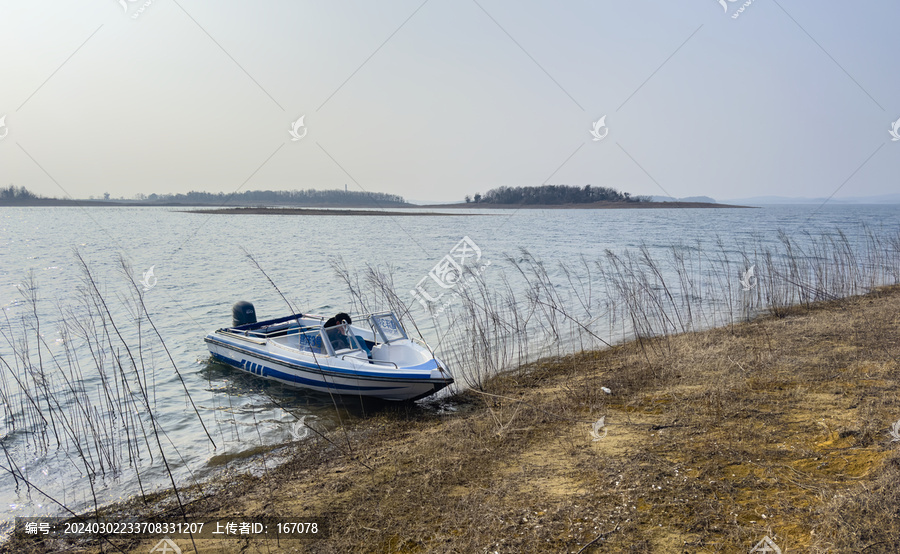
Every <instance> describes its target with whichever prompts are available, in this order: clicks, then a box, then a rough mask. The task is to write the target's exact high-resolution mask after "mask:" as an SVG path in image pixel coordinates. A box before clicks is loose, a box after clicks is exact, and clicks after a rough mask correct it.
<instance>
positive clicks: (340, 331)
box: [325, 323, 360, 353]
mask: <svg viewBox="0 0 900 554" xmlns="http://www.w3.org/2000/svg"><path fill="white" fill-rule="evenodd" d="M325 335H326V336H327V337H328V341H329V342H331V348H332V350H334V352H336V353H337V352H343V351H351V350H359V349H360V347H359V344H358V343H357V338H356V336H355V335H354V334H353V331H351V330H350V326H349V325H348V324H346V323H342V324H340V325H335V326H334V327H326V328H325Z"/></svg>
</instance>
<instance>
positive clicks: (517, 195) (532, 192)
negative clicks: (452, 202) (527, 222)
mask: <svg viewBox="0 0 900 554" xmlns="http://www.w3.org/2000/svg"><path fill="white" fill-rule="evenodd" d="M465 200H466V203H467V204H469V203H473V202H474V203H476V204H593V203H594V202H652V201H653V199H652V197H650V196H632V195H631V193H628V192H619V191H618V190H616V189H614V188H610V187H595V186H592V185H585V186H584V187H583V188H582V187H576V186H571V185H541V186H539V187H497V188H494V189H491V190H489V191H487V192H486V193H484V195H482V194H476V195H475V196H474V197H470V196H466V198H465Z"/></svg>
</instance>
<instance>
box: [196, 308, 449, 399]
mask: <svg viewBox="0 0 900 554" xmlns="http://www.w3.org/2000/svg"><path fill="white" fill-rule="evenodd" d="M232 314H233V321H232V324H233V325H232V326H231V327H225V328H222V329H218V330H216V331H215V332H212V333H210V334H208V335H207V336H206V338H205V339H204V340H205V341H206V344H207V346H208V347H209V352H210V354H212V357H213V358H214V359H215V360H217V361H219V362H222V363H224V364H227V365H229V366H232V367H235V368H237V369H240V370H243V371H246V372H248V373H251V374H253V375H257V376H259V377H265V378H267V379H273V380H275V381H279V382H281V383H284V384H286V385H291V386H295V387H301V388H306V389H311V390H314V391H319V392H324V393H330V394H343V395H353V396H366V397H374V398H380V399H384V400H418V399H420V398H424V397H426V396H430V395H432V394H434V393H436V392H437V391H439V390H441V389H443V388H444V387H447V386H448V385H450V384H451V383H453V377H452V376H451V375H450V373H449V372H448V371H447V369H446V366H445V365H444V363H443V362H441V360H439V359H438V358H437V357H435V355H434V352H433V350H431V348H429V347H428V345H427V344H426V343H425V342H424V341H418V340H415V339H412V338H410V337H409V336H408V335H407V333H406V330H405V329H404V328H403V326H402V325H401V323H400V320H399V319H398V318H397V316H396V315H395V314H394V313H393V312H390V311H385V312H379V313H371V314H364V315H362V316H357V317H356V322H355V323H352V322H351V319H350V317H349V316H348V315H347V314H338V315H339V316H345V318H343V319H341V320H338V322H337V323H335V320H334V319H333V318H332V319H331V320H326V318H325V317H324V316H320V315H313V314H299V313H298V314H292V315H288V316H284V317H280V318H277V319H269V320H266V321H259V322H257V321H256V313H255V309H254V308H253V305H252V304H250V303H249V302H243V301H242V302H238V303H237V304H235V305H234V307H233V310H232Z"/></svg>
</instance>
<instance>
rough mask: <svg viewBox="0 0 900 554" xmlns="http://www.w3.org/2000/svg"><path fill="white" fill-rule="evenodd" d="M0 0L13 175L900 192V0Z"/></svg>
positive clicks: (417, 189) (1, 180)
mask: <svg viewBox="0 0 900 554" xmlns="http://www.w3.org/2000/svg"><path fill="white" fill-rule="evenodd" d="M723 4H724V6H723ZM142 6H143V11H141V9H142ZM742 6H744V10H743V11H742V12H740V11H739V10H740V9H741V7H742ZM0 16H2V18H0V19H2V21H3V32H2V33H0V51H2V52H3V55H2V57H0V117H3V116H4V115H5V120H3V122H4V123H5V127H0V136H3V135H4V134H5V137H4V138H3V139H2V140H0V186H8V185H9V184H14V185H16V186H25V187H27V188H28V189H30V190H32V191H34V192H37V193H39V194H43V195H48V196H59V197H65V196H72V197H76V198H85V197H87V196H89V195H95V196H97V195H101V194H103V193H104V192H109V193H110V194H111V195H112V196H113V197H120V196H125V197H132V196H134V195H135V194H137V193H141V192H142V193H151V192H157V193H171V192H186V191H189V190H206V191H213V192H219V191H222V192H226V193H229V192H233V191H235V190H239V189H240V190H249V189H293V188H304V189H305V188H320V189H324V188H343V186H344V185H345V184H348V185H349V187H350V188H351V189H355V190H360V189H362V190H367V191H379V192H387V193H394V194H400V195H403V196H404V197H406V198H407V199H410V200H414V201H415V200H422V201H435V200H448V201H449V200H461V199H462V197H463V196H464V195H467V194H469V195H471V194H474V193H476V192H484V191H486V190H487V189H490V188H493V187H496V186H501V185H508V186H519V185H522V186H532V185H541V184H544V183H553V184H570V185H579V186H580V185H585V184H593V185H603V186H612V187H616V188H619V189H620V190H625V191H629V192H632V193H635V194H668V195H672V196H690V195H708V196H712V197H715V198H718V199H726V198H735V197H747V196H756V195H766V194H778V195H786V196H822V197H827V196H829V195H831V194H834V193H835V191H837V193H836V197H842V196H855V195H874V194H885V193H891V192H897V191H898V190H900V187H898V175H900V141H892V140H891V135H890V134H889V131H890V130H891V126H892V123H893V122H895V121H898V120H900V64H898V63H897V59H898V53H900V32H898V29H897V21H900V3H898V2H897V1H896V0H893V1H888V0H873V1H869V2H865V3H852V2H839V3H838V2H821V1H816V2H814V1H811V0H809V1H807V0H802V1H801V0H777V1H776V0H755V1H752V0H751V2H749V5H747V4H745V3H743V2H741V1H736V2H730V1H726V0H722V3H720V2H719V0H696V1H692V2H647V1H630V2H624V1H619V2H610V1H596V0H595V1H580V2H563V3H560V2H532V1H521V0H519V1H498V0H477V1H475V0H452V1H451V0H426V1H424V2H423V1H422V0H410V1H407V0H392V1H390V2H371V1H370V2H343V1H332V2H325V1H322V0H320V1H287V0H270V1H268V2H264V3H260V2H227V3H226V2H212V1H209V0H148V1H141V0H138V1H134V2H131V1H126V0H101V1H97V2H63V1H61V0H59V1H57V0H43V1H41V2H22V1H21V0H0ZM735 16H737V17H735ZM301 116H304V120H303V123H304V126H303V127H298V129H297V130H298V135H301V136H302V138H301V139H300V140H296V141H292V140H291V138H292V137H291V135H290V134H289V131H290V130H291V128H292V124H293V123H294V122H296V121H297V120H298V119H299V118H300V117H301ZM603 116H606V118H605V120H604V122H605V124H606V126H605V127H600V128H598V134H599V135H600V136H603V137H604V138H603V139H602V140H596V141H595V140H593V138H594V137H593V136H592V135H591V130H592V129H593V127H594V122H597V121H598V120H600V118H601V117H603ZM898 126H900V124H898ZM304 133H305V134H304ZM898 133H900V130H898Z"/></svg>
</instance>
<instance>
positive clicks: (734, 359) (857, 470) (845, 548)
mask: <svg viewBox="0 0 900 554" xmlns="http://www.w3.org/2000/svg"><path fill="white" fill-rule="evenodd" d="M898 339H900V288H893V289H885V290H881V291H878V292H876V293H872V294H870V295H867V296H864V297H855V298H850V299H845V300H840V301H835V302H830V303H824V304H819V305H815V306H813V307H811V308H809V309H807V308H797V309H794V310H792V311H791V312H790V313H788V314H787V315H784V316H782V317H774V316H771V317H763V318H759V319H757V320H754V321H752V322H749V323H742V324H739V325H734V326H731V327H727V328H721V329H714V330H710V331H705V332H698V333H690V334H685V335H679V336H674V337H668V338H657V339H653V340H649V341H648V340H643V341H636V342H631V343H628V344H625V345H622V346H619V347H615V348H611V349H608V350H603V351H598V352H583V353H579V354H576V355H572V356H567V357H563V358H558V359H546V360H543V361H541V362H539V363H535V364H531V365H529V366H527V367H523V368H519V369H517V370H515V371H513V372H510V373H507V374H504V375H502V376H499V377H496V378H494V379H493V380H491V381H490V382H489V383H488V384H487V386H486V387H485V388H484V390H480V391H467V392H463V393H461V394H459V395H457V396H455V397H453V398H451V399H449V400H448V401H444V402H443V403H442V407H441V408H440V409H438V408H435V407H429V406H422V405H409V404H400V405H389V406H387V407H380V408H378V409H376V410H375V411H374V413H371V412H370V413H368V414H367V417H365V418H356V419H354V420H352V421H349V422H347V423H346V425H345V426H344V427H343V429H338V430H332V431H329V432H327V433H326V432H324V431H321V430H318V432H317V433H313V436H314V438H312V439H310V440H306V441H303V442H302V443H298V444H297V446H296V447H295V448H296V451H295V452H294V453H293V459H292V460H291V461H290V462H288V463H286V464H284V465H282V466H280V467H279V468H277V469H274V470H271V471H269V472H268V473H267V474H265V475H262V476H260V477H249V476H237V477H233V478H231V479H230V480H229V481H227V482H224V483H219V484H218V485H215V486H213V485H210V486H209V487H208V488H207V490H204V491H198V490H193V491H183V492H185V494H188V495H193V501H192V502H191V503H190V504H189V505H188V515H189V516H191V517H194V518H206V519H213V518H223V517H230V516H243V517H244V518H254V517H255V518H264V517H272V518H292V519H295V520H297V521H309V519H308V518H317V521H320V522H323V527H324V528H325V529H326V531H325V533H324V534H325V535H326V536H325V537H324V538H319V539H315V540H292V541H281V542H278V541H275V540H273V539H271V538H266V539H263V538H261V536H254V537H252V538H246V539H229V540H221V539H203V540H196V541H195V542H194V543H193V544H192V543H191V541H189V540H179V541H178V546H179V547H180V548H181V549H182V552H185V553H187V552H194V548H195V546H196V547H197V548H198V550H199V551H200V552H210V553H212V552H316V553H346V552H373V553H389V552H402V553H417V552H422V553H426V552H427V553H432V552H437V553H442V552H447V553H450V552H460V553H462V552H465V553H471V552H515V553H520V552H571V553H579V552H585V553H587V552H592V553H598V552H616V553H618V552H635V553H640V552H675V553H682V552H689V553H707V552H709V553H712V552H750V551H751V550H753V549H754V547H755V546H756V545H757V544H759V543H760V541H763V540H765V538H766V537H768V539H769V540H770V541H771V544H773V545H776V546H777V547H778V548H780V550H781V552H783V553H788V552H831V553H840V552H866V553H881V552H898V551H900V517H898V516H900V455H898V451H900V441H894V442H892V438H893V437H892V435H891V434H890V433H889V431H890V430H891V426H892V425H893V423H894V422H895V421H897V420H898V419H900V397H898V394H897V392H898V388H897V386H898V377H900V367H898V355H900V340H898ZM604 388H606V389H608V390H609V393H607V392H606V391H605V390H604ZM600 418H604V419H603V422H604V423H605V426H604V427H602V428H599V426H597V427H598V428H597V429H594V427H595V426H594V425H593V424H594V423H595V422H597V421H598V420H599V419H600ZM592 431H594V434H592ZM596 437H599V438H596ZM166 506H167V507H166ZM171 506H172V502H171V498H168V499H167V498H162V499H160V498H155V499H154V504H153V508H147V507H143V506H142V505H141V504H140V502H137V501H136V502H134V503H133V504H132V505H130V506H128V507H121V506H120V507H118V508H117V509H118V510H119V512H118V513H124V512H130V513H135V512H138V513H140V512H143V513H144V514H145V515H146V514H159V513H161V512H160V510H163V509H167V510H170V512H169V513H172V514H174V513H175V512H176V511H177V510H175V509H174V508H172V507H171ZM164 507H165V508H164ZM172 510H175V511H172ZM158 540H159V539H154V540H152V541H151V540H144V541H132V542H125V543H122V542H120V541H118V540H114V541H113V543H107V544H104V545H103V547H102V549H103V551H104V552H113V551H115V550H116V548H120V549H122V551H126V552H149V551H150V550H151V549H152V548H153V547H154V544H155V543H156V542H157V541H158ZM16 541H18V542H15V543H13V544H11V545H7V548H14V549H15V548H19V550H9V551H15V552H22V551H28V550H32V551H46V552H50V551H55V549H61V548H63V547H65V548H66V549H74V550H71V551H86V552H97V551H99V547H97V546H93V547H90V546H83V547H79V546H77V545H75V546H73V545H62V544H60V543H48V542H45V543H40V542H32V541H29V540H28V539H25V538H22V537H18V538H17V539H16ZM760 548H762V546H760ZM768 548H769V550H764V549H763V550H761V549H757V551H758V552H765V551H768V552H774V551H775V550H773V549H772V548H771V547H768Z"/></svg>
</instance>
